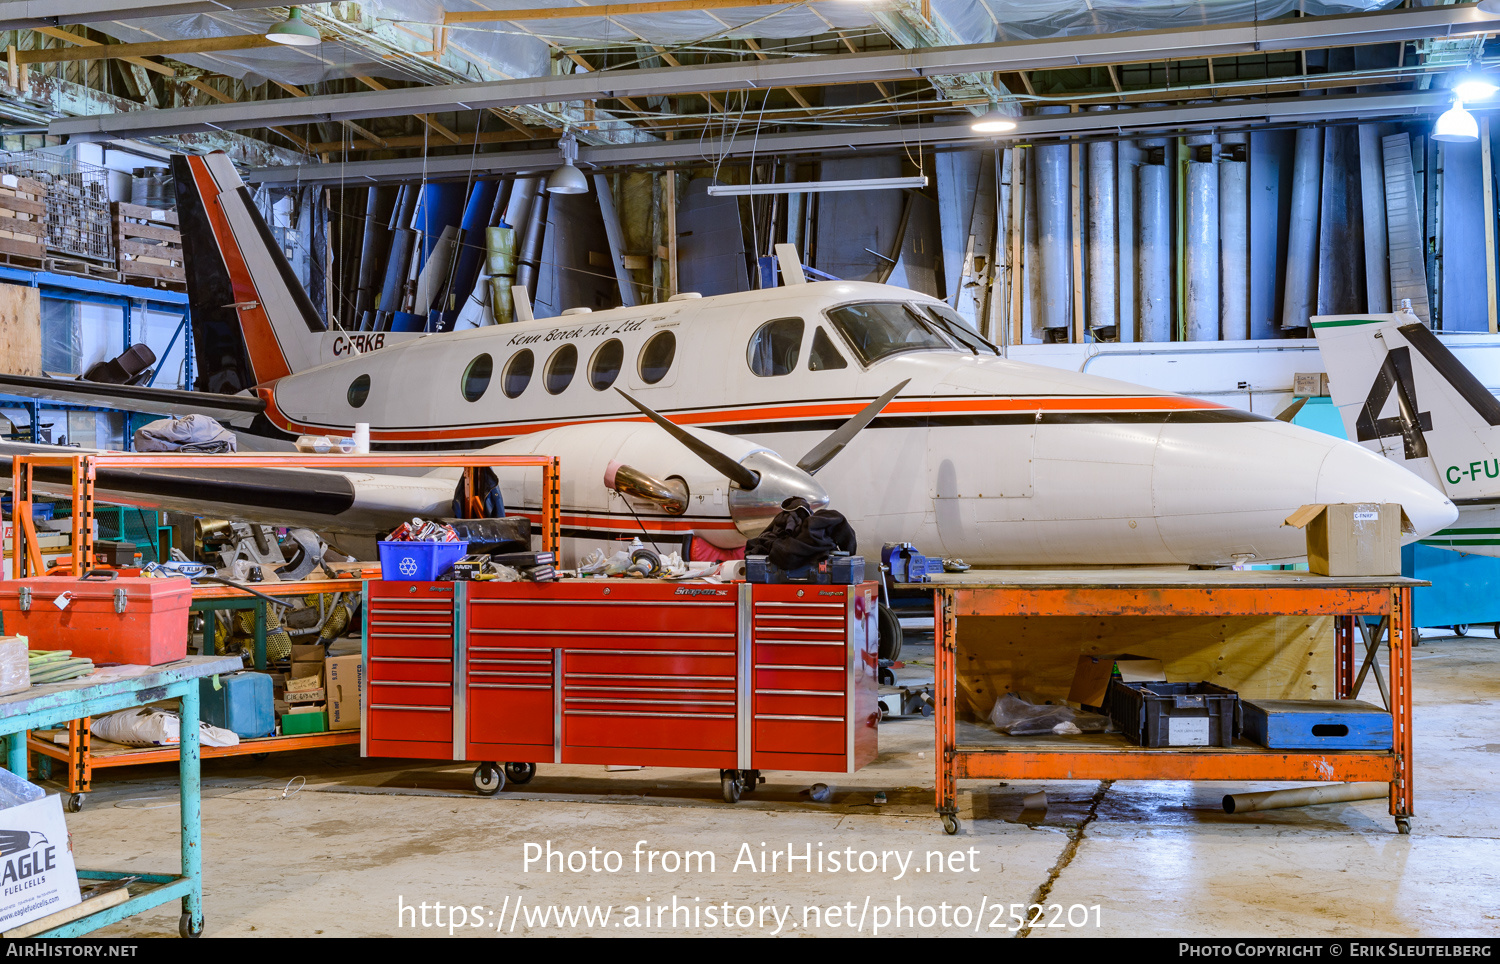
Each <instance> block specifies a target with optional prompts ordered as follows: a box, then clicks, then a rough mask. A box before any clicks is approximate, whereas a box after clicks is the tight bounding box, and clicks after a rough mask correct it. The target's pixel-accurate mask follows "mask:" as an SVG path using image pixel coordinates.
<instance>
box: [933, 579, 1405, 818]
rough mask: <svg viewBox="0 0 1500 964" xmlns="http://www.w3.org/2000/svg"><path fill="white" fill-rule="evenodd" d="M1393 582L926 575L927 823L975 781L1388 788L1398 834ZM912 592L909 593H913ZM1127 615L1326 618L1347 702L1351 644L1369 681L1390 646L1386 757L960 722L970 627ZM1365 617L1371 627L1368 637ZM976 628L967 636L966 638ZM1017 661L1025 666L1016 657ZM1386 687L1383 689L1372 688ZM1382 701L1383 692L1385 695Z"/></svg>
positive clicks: (1401, 770) (1400, 772) (1397, 591)
mask: <svg viewBox="0 0 1500 964" xmlns="http://www.w3.org/2000/svg"><path fill="white" fill-rule="evenodd" d="M1422 585H1426V583H1425V582H1422V581H1420V580H1416V579H1407V578H1403V577H1401V576H1378V577H1375V576H1366V577H1348V578H1333V577H1326V576H1315V575H1311V574H1310V573H1307V572H1297V571H1278V570H1247V571H1233V570H1207V571H1192V570H1150V569H1140V570H1130V569H1120V570H989V571H972V572H968V573H961V574H942V575H935V576H933V580H932V585H931V587H930V588H932V589H934V590H935V595H936V607H935V608H936V634H937V637H936V638H937V646H936V659H935V663H936V674H935V688H936V697H937V700H936V702H937V706H936V713H935V722H936V726H935V730H936V743H937V746H936V750H937V753H936V768H937V774H936V776H937V811H938V814H939V815H940V816H941V818H942V821H943V828H944V829H945V830H946V831H947V832H948V833H950V834H952V833H957V832H958V829H959V822H958V805H957V782H958V781H959V780H963V779H986V780H1226V781H1240V782H1245V781H1271V780H1287V781H1322V782H1333V781H1353V782H1363V781H1370V782H1376V781H1378V782H1387V783H1389V784H1390V787H1391V791H1390V812H1391V814H1392V816H1394V817H1395V821H1396V827H1397V829H1398V830H1399V831H1400V832H1401V833H1407V832H1408V831H1409V830H1410V826H1411V815H1412V785H1411V777H1412V731H1411V713H1412V692H1411V644H1412V641H1413V635H1412V633H1413V630H1412V626H1411V590H1412V587H1414V586H1422ZM913 588H917V587H913ZM1007 616H1008V617H1016V616H1021V617H1052V616H1071V617H1078V616H1086V617H1101V618H1102V619H1104V620H1107V621H1109V622H1110V623H1118V622H1119V621H1120V620H1121V619H1128V618H1129V617H1135V616H1155V617H1163V616H1182V617H1204V616H1208V617H1215V618H1220V617H1222V618H1225V619H1232V618H1237V617H1265V616H1332V617H1334V627H1335V636H1334V654H1333V658H1334V663H1335V665H1334V667H1333V670H1334V672H1333V675H1332V682H1333V690H1334V693H1333V698H1334V699H1352V698H1353V697H1354V695H1355V693H1356V691H1357V684H1356V680H1355V657H1356V653H1355V649H1356V647H1355V643H1354V641H1355V639H1356V638H1357V637H1358V636H1363V637H1364V639H1365V643H1364V646H1363V649H1364V656H1365V665H1364V667H1363V669H1361V671H1360V673H1359V680H1358V682H1360V683H1362V682H1363V681H1364V677H1365V673H1366V672H1367V671H1368V670H1369V669H1370V668H1371V667H1372V666H1373V667H1374V668H1375V671H1376V677H1377V679H1380V673H1379V665H1378V662H1377V659H1378V649H1379V644H1380V641H1381V639H1382V637H1388V639H1389V644H1390V691H1389V701H1388V705H1389V709H1390V711H1391V718H1392V727H1393V733H1392V749H1390V750H1381V751H1374V750H1326V749H1323V750H1275V751H1272V750H1267V749H1265V748H1263V747H1259V746H1255V745H1253V744H1251V743H1249V742H1248V741H1245V740H1239V741H1236V744H1235V745H1234V746H1231V747H1223V748H1219V747H1189V748H1184V747H1169V748H1144V747H1139V746H1134V745H1132V744H1130V743H1128V742H1126V740H1125V738H1124V737H1123V736H1120V735H1119V734H1099V735H1097V736H1095V735H1085V736H1073V737H1058V738H1050V737H1049V738H1042V739H1037V738H1033V737H1014V738H1013V737H1005V736H1002V735H1000V734H999V733H998V732H997V731H995V730H992V729H990V728H989V727H987V726H983V725H978V724H975V723H972V722H968V721H964V720H960V719H959V718H958V717H959V700H958V676H959V666H960V664H961V661H964V660H966V659H968V657H967V656H966V651H965V635H966V634H965V623H966V621H967V620H970V619H972V618H974V617H980V618H984V617H1007ZM1365 617H1375V618H1376V619H1378V622H1377V623H1374V624H1373V626H1374V628H1373V629H1371V628H1370V627H1371V625H1372V624H1371V623H1370V622H1369V621H1368V619H1367V618H1365ZM977 628H978V626H977V625H976V630H977ZM1023 655H1024V654H1023ZM1381 682H1382V683H1383V682H1384V681H1383V680H1381ZM1382 689H1384V687H1383V686H1382Z"/></svg>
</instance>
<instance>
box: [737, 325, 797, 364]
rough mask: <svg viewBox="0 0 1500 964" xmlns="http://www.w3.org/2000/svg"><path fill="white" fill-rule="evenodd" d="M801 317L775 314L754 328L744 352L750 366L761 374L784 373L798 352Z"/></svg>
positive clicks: (794, 361)
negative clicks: (785, 316) (779, 316)
mask: <svg viewBox="0 0 1500 964" xmlns="http://www.w3.org/2000/svg"><path fill="white" fill-rule="evenodd" d="M802 329H803V324H802V319H801V318H778V319H776V320H775V321H768V322H766V323H765V324H764V325H761V326H760V327H759V328H757V329H755V334H753V335H751V336H750V346H749V349H748V352H747V356H748V358H749V360H750V370H751V371H752V372H754V373H755V374H757V375H760V376H762V377H765V376H768V375H785V374H787V373H788V372H790V371H791V370H792V369H794V368H796V367H797V356H798V355H800V354H801V353H802Z"/></svg>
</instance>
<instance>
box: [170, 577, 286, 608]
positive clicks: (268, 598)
mask: <svg viewBox="0 0 1500 964" xmlns="http://www.w3.org/2000/svg"><path fill="white" fill-rule="evenodd" d="M193 582H216V583H219V584H220V585H222V586H228V587H230V588H231V589H242V590H244V591H245V592H248V593H249V594H250V595H252V596H259V597H260V598H262V599H264V600H265V601H266V602H271V603H275V604H276V605H278V606H285V607H286V608H287V609H291V608H292V604H291V603H289V602H286V601H285V600H282V599H277V598H276V597H275V596H267V595H266V594H265V593H263V592H257V591H256V590H254V589H251V588H250V587H249V586H247V585H245V584H244V583H239V582H235V581H234V580H232V579H224V578H221V577H219V576H194V577H193Z"/></svg>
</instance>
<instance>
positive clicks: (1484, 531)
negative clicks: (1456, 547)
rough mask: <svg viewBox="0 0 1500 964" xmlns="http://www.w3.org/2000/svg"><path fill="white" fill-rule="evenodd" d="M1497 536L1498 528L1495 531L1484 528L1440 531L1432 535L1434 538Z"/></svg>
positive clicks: (1499, 532)
mask: <svg viewBox="0 0 1500 964" xmlns="http://www.w3.org/2000/svg"><path fill="white" fill-rule="evenodd" d="M1497 534H1500V528H1495V529H1484V528H1473V529H1442V530H1439V531H1438V532H1434V533H1433V535H1434V536H1478V535H1490V536H1492V535H1497Z"/></svg>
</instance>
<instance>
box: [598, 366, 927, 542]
mask: <svg viewBox="0 0 1500 964" xmlns="http://www.w3.org/2000/svg"><path fill="white" fill-rule="evenodd" d="M906 385H907V382H906V381H902V382H901V383H900V384H898V385H896V386H895V387H893V388H892V389H891V390H890V391H888V392H886V393H885V394H884V395H882V396H880V397H879V398H877V399H875V400H874V401H872V402H871V403H870V404H868V405H866V406H865V407H864V408H862V409H860V411H859V412H858V413H856V414H855V415H854V417H852V418H850V419H849V420H848V421H847V422H845V423H844V424H843V425H840V426H839V427H838V428H837V429H835V430H834V431H833V432H832V433H831V434H830V435H828V437H827V438H824V439H823V440H822V441H821V442H819V443H818V444H817V445H814V446H813V447H812V448H811V449H810V450H808V453H807V454H806V455H804V456H803V457H802V459H801V460H800V461H799V462H798V463H797V464H796V465H793V464H791V463H790V462H788V461H787V460H786V459H784V458H782V457H781V456H780V455H777V454H776V453H775V452H772V451H771V450H769V449H760V450H757V451H754V452H751V453H750V454H749V455H747V456H745V457H744V458H742V459H738V460H736V459H734V458H732V457H730V456H729V455H726V454H725V453H723V452H721V451H719V450H718V449H716V448H714V446H713V445H711V444H710V443H709V442H707V441H705V440H704V439H702V438H700V437H699V436H698V435H695V434H693V433H692V432H690V431H689V430H687V429H685V428H683V427H682V426H681V425H678V424H677V423H676V422H673V421H671V420H670V419H668V418H666V417H665V416H663V415H661V414H659V413H657V412H655V411H652V410H651V409H650V408H649V407H647V406H645V405H643V404H641V403H640V402H639V401H637V400H636V399H634V398H632V397H630V395H628V394H626V393H625V392H624V391H621V390H620V389H618V388H617V389H615V391H617V392H619V393H620V395H621V396H622V397H623V398H624V399H625V400H626V401H627V402H629V403H630V404H632V405H634V406H635V407H636V408H638V409H640V411H641V413H642V414H643V415H645V416H646V417H647V418H649V419H651V421H653V422H655V423H656V424H657V425H658V426H660V427H661V429H662V431H664V432H666V433H667V434H668V435H670V436H672V438H674V439H676V440H677V441H678V442H680V443H682V445H683V447H684V448H686V449H688V451H690V452H692V453H693V454H694V455H696V456H698V457H699V458H700V459H702V460H703V461H704V462H706V463H707V464H708V465H709V466H710V467H711V468H712V469H713V470H714V471H716V472H718V473H719V474H720V475H723V476H724V477H725V478H726V479H728V480H729V481H730V483H731V485H730V489H729V515H730V518H732V519H733V520H734V527H735V528H736V529H738V530H739V532H740V533H741V534H742V535H745V536H755V535H759V534H760V533H761V532H763V531H764V530H765V528H766V526H768V525H770V524H771V520H772V519H775V518H776V515H777V513H779V512H780V511H781V504H782V503H783V502H785V501H786V500H787V499H789V498H792V497H794V496H795V497H799V498H802V499H806V500H807V502H808V504H809V505H811V506H812V507H813V508H814V509H821V508H823V507H824V506H826V505H828V501H829V499H828V492H827V491H826V490H825V489H824V488H823V486H822V485H820V484H818V482H817V480H816V479H814V478H813V475H814V474H815V473H817V472H818V470H820V469H822V468H823V467H824V466H825V465H827V464H828V463H829V462H830V461H832V460H833V458H834V457H835V456H837V455H838V454H839V453H840V452H842V451H843V450H844V448H845V447H846V446H848V444H849V442H850V441H851V440H852V439H853V438H854V436H856V435H858V434H859V433H860V431H862V430H863V429H864V428H865V427H866V426H868V425H869V424H870V422H871V421H873V420H874V418H875V416H876V415H879V414H880V411H881V410H882V409H883V408H885V406H886V405H887V404H889V403H890V401H891V399H893V398H895V397H896V395H897V393H898V392H900V391H901V390H902V389H903V388H905V387H906Z"/></svg>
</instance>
